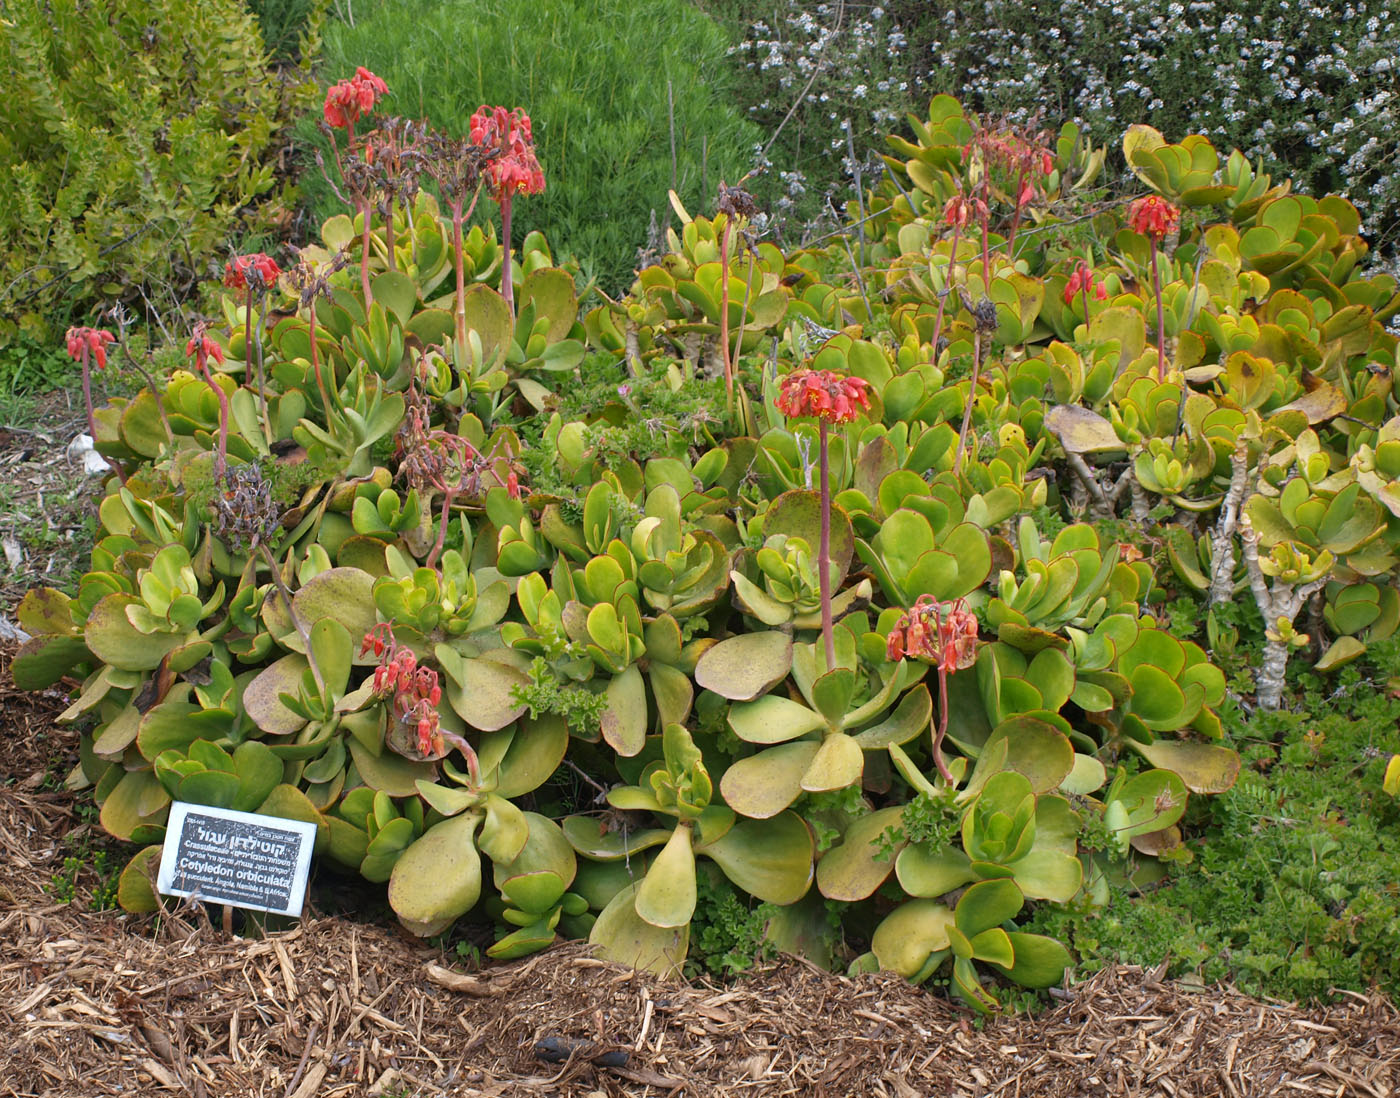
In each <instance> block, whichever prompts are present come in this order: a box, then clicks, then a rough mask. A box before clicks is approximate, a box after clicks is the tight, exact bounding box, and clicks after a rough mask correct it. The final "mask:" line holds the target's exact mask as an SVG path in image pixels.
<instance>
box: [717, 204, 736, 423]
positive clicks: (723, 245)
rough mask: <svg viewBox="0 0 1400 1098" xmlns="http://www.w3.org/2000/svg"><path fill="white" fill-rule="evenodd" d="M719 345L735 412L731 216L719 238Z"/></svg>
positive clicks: (727, 400)
mask: <svg viewBox="0 0 1400 1098" xmlns="http://www.w3.org/2000/svg"><path fill="white" fill-rule="evenodd" d="M719 345H720V350H721V352H722V354H723V357H724V398H725V407H727V408H728V409H729V413H730V415H731V416H732V415H733V414H734V363H733V362H731V361H730V359H729V218H727V217H726V218H725V219H724V231H723V232H722V233H721V234H720V238H719Z"/></svg>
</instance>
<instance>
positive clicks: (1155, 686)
mask: <svg viewBox="0 0 1400 1098" xmlns="http://www.w3.org/2000/svg"><path fill="white" fill-rule="evenodd" d="M1128 681H1129V682H1130V683H1131V684H1132V687H1133V696H1132V701H1131V705H1132V712H1133V715H1134V716H1135V717H1137V718H1138V719H1139V720H1141V721H1142V723H1143V724H1145V725H1147V727H1148V728H1150V729H1152V730H1153V731H1154V732H1174V731H1176V730H1177V729H1179V728H1181V727H1182V726H1183V725H1185V724H1186V723H1188V722H1189V720H1190V715H1189V714H1187V712H1186V695H1185V694H1184V693H1183V692H1182V690H1181V687H1179V686H1178V685H1177V684H1176V682H1175V680H1173V679H1172V678H1171V677H1170V676H1169V675H1167V674H1166V672H1164V671H1162V670H1160V669H1159V668H1156V667H1153V666H1151V665H1150V664H1142V665H1140V666H1138V667H1136V668H1134V669H1133V671H1132V673H1131V674H1130V675H1129V676H1128Z"/></svg>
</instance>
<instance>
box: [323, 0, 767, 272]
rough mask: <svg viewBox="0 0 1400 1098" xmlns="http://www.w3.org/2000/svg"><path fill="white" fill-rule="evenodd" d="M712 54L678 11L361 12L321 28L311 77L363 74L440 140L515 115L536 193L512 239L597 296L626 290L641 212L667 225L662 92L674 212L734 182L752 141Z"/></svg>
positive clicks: (645, 2)
mask: <svg viewBox="0 0 1400 1098" xmlns="http://www.w3.org/2000/svg"><path fill="white" fill-rule="evenodd" d="M726 45H727V41H726V37H725V35H724V32H723V31H721V30H720V28H719V27H718V26H716V25H715V24H714V23H712V22H711V21H710V20H709V19H707V18H706V17H705V15H704V14H703V13H701V12H700V11H698V10H697V9H695V8H694V7H693V6H691V5H690V4H688V3H685V2H684V0H536V2H535V3H530V4H519V3H513V2H510V0H471V2H469V0H446V2H442V0H393V2H389V0H371V2H360V3H356V4H355V25H354V26H353V27H352V26H350V25H348V24H347V23H343V22H336V23H333V24H332V25H330V26H328V27H327V28H326V34H325V48H324V54H323V56H324V64H323V68H322V76H323V79H324V80H327V81H334V80H337V79H340V78H341V77H342V76H345V75H348V74H350V73H352V72H354V70H355V66H357V65H364V66H366V67H367V68H369V69H372V70H373V71H374V72H376V73H377V74H379V75H380V76H382V77H383V78H384V79H385V81H387V83H388V85H389V90H390V96H389V98H388V99H387V100H386V101H385V103H384V104H383V108H382V109H383V110H384V111H386V112H387V113H391V114H400V115H406V116H409V117H413V118H427V119H429V120H430V121H431V122H432V123H433V124H434V125H435V126H438V127H440V128H443V129H445V130H447V131H449V132H451V133H454V134H465V133H466V132H467V130H468V127H469V119H470V117H471V114H472V112H473V111H475V110H476V109H477V108H478V107H479V106H481V105H482V104H493V105H494V104H500V105H504V106H509V107H517V106H518V107H523V108H524V109H525V110H526V111H527V112H528V113H529V114H530V116H531V119H532V121H533V124H534V134H535V142H536V147H537V151H538V154H539V159H540V163H541V165H542V166H543V167H544V171H545V177H546V181H547V189H546V191H545V193H544V194H543V195H541V196H538V197H529V198H525V199H522V200H519V201H517V202H516V204H515V209H514V215H513V216H514V221H515V226H514V230H513V233H514V236H515V240H516V242H517V243H518V242H519V241H520V240H522V239H524V236H525V234H526V233H527V232H529V231H530V230H531V229H541V230H544V232H545V233H546V235H547V236H548V238H549V241H550V243H551V245H553V247H554V250H555V253H556V255H559V254H561V253H562V254H570V253H571V254H573V255H575V256H576V257H578V258H579V260H580V262H581V263H582V265H583V268H584V271H585V273H587V274H590V275H593V276H594V277H596V278H598V279H599V280H600V281H601V283H602V285H603V287H604V288H605V289H607V290H609V291H612V290H617V289H625V288H626V286H627V284H629V283H630V281H631V271H632V268H633V265H634V259H635V256H636V252H637V249H638V247H640V246H641V245H643V244H644V243H646V238H647V229H648V222H649V219H650V215H651V212H652V211H653V210H654V211H656V215H657V218H658V220H659V221H660V223H661V224H662V225H664V224H665V223H666V222H667V220H668V219H669V218H670V217H671V213H670V207H669V205H668V202H667V198H666V192H667V190H668V189H669V188H670V187H671V186H672V171H671V151H670V142H671V138H670V134H671V124H670V113H669V111H668V105H667V81H670V84H671V89H672V94H673V99H674V117H675V134H676V172H675V179H674V182H675V186H676V188H677V191H678V193H679V194H680V195H681V197H682V198H683V200H684V201H685V202H686V204H687V207H688V208H689V209H690V210H691V211H692V212H706V211H708V210H709V209H710V208H711V207H712V204H713V198H714V194H715V192H716V190H717V187H718V183H719V181H720V179H721V178H725V179H728V180H729V181H733V180H734V179H736V178H737V177H738V176H740V175H742V174H743V173H744V171H745V170H747V166H748V164H749V163H750V161H751V159H752V151H753V146H754V144H755V142H756V141H757V140H758V131H757V130H756V129H755V128H754V127H752V126H751V125H749V124H748V123H747V122H745V121H744V120H743V118H742V117H741V115H740V113H739V111H738V109H737V108H736V107H735V106H734V105H733V102H732V95H731V90H732V87H733V80H732V77H731V70H730V66H729V62H728V59H727V58H726V57H725V48H726ZM310 131H311V126H310V125H306V126H304V127H303V133H304V134H306V135H308V136H309V135H310ZM303 186H304V191H305V193H306V194H307V195H308V197H309V198H310V200H311V205H312V208H313V210H314V212H315V214H316V215H317V217H318V218H325V217H326V216H328V215H330V214H332V213H336V212H340V207H339V204H338V203H337V202H336V200H335V198H334V196H333V195H331V194H330V193H329V190H328V188H327V186H326V184H325V182H324V181H323V180H321V179H320V178H319V176H318V173H317V170H316V168H315V167H314V165H313V166H312V167H311V168H310V170H309V171H308V173H307V175H306V177H305V180H304V184H303ZM479 211H480V214H481V215H484V216H487V217H495V214H496V211H495V207H494V205H492V204H491V203H490V202H489V201H485V200H483V202H482V203H481V206H480V207H479Z"/></svg>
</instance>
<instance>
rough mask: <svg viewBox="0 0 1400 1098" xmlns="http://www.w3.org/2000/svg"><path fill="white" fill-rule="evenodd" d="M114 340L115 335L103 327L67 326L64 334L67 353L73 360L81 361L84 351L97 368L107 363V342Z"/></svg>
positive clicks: (115, 338) (101, 367)
mask: <svg viewBox="0 0 1400 1098" xmlns="http://www.w3.org/2000/svg"><path fill="white" fill-rule="evenodd" d="M116 340H117V337H116V336H114V335H113V334H112V333H111V332H109V331H107V330H106V329H105V328H69V329H68V332H67V334H66V335H65V336H64V342H65V343H66V344H67V347H68V354H69V356H70V357H71V358H72V359H73V361H74V362H82V360H83V353H84V351H86V352H87V353H88V354H90V355H91V356H92V361H93V362H95V363H97V368H98V369H99V370H101V369H103V368H105V367H106V365H107V344H109V343H115V342H116Z"/></svg>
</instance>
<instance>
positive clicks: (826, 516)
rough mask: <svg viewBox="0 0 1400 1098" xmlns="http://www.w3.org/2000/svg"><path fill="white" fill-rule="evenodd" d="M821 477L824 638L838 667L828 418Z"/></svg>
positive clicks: (821, 428)
mask: <svg viewBox="0 0 1400 1098" xmlns="http://www.w3.org/2000/svg"><path fill="white" fill-rule="evenodd" d="M817 438H818V443H817V447H818V451H819V453H820V463H821V464H820V467H819V470H818V475H819V476H820V478H821V498H822V503H821V511H822V519H821V540H820V543H819V545H818V547H817V578H818V581H819V582H820V584H821V597H822V640H823V641H824V642H825V644H826V669H827V670H828V671H831V670H833V669H834V668H835V667H836V637H835V634H834V633H833V631H832V626H831V470H830V468H829V464H828V461H827V437H826V420H824V419H822V420H818V421H817Z"/></svg>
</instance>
